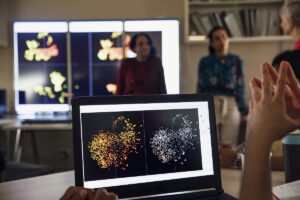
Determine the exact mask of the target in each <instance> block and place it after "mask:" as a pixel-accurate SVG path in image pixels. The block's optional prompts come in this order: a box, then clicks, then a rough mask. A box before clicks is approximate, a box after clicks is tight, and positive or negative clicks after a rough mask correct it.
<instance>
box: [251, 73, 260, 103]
mask: <svg viewBox="0 0 300 200" xmlns="http://www.w3.org/2000/svg"><path fill="white" fill-rule="evenodd" d="M257 80H258V79H255V78H252V79H251V80H250V90H251V95H252V99H253V100H254V101H255V102H259V101H260V100H261V89H260V88H259V86H258V85H257Z"/></svg>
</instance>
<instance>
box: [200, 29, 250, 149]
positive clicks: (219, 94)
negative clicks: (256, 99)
mask: <svg viewBox="0 0 300 200" xmlns="http://www.w3.org/2000/svg"><path fill="white" fill-rule="evenodd" d="M208 38H209V55H208V56H206V57H203V58H202V59H201V60H200V62H199V66H198V85H197V92H198V93H209V94H212V95H214V100H215V112H216V122H217V129H218V136H219V141H220V142H223V143H230V144H231V145H233V146H236V145H237V139H238V133H239V126H240V122H241V119H245V116H246V115H247V113H248V107H247V104H246V102H245V86H244V74H243V64H242V60H241V59H240V58H239V57H238V56H236V55H233V54H231V53H229V52H228V47H229V39H228V34H227V32H226V30H225V29H224V28H223V27H220V26H217V27H214V28H213V29H212V30H211V31H210V33H209V34H208Z"/></svg>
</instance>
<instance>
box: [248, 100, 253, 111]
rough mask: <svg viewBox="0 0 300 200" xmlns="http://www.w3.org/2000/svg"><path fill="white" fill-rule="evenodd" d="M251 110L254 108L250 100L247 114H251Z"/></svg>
mask: <svg viewBox="0 0 300 200" xmlns="http://www.w3.org/2000/svg"><path fill="white" fill-rule="evenodd" d="M253 108H254V101H253V100H250V101H249V112H251V110H253Z"/></svg>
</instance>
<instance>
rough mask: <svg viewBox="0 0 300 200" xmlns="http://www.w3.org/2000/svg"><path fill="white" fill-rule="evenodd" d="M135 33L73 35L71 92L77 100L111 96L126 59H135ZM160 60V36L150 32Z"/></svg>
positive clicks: (79, 33) (84, 33) (76, 33)
mask: <svg viewBox="0 0 300 200" xmlns="http://www.w3.org/2000/svg"><path fill="white" fill-rule="evenodd" d="M133 34H134V33H123V32H92V33H88V32H74V33H71V52H72V91H73V93H74V96H95V95H112V94H114V93H115V92H116V82H117V74H118V70H119V67H120V62H121V60H122V59H124V58H131V57H135V53H134V52H132V51H131V50H130V48H129V42H130V40H131V37H132V35H133ZM149 35H150V37H151V38H152V40H153V43H154V48H155V49H156V53H157V56H158V57H160V58H161V45H162V41H161V32H149Z"/></svg>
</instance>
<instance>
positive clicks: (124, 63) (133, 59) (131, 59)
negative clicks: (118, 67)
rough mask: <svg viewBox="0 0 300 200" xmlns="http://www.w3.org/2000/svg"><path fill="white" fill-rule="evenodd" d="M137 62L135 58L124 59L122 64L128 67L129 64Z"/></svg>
mask: <svg viewBox="0 0 300 200" xmlns="http://www.w3.org/2000/svg"><path fill="white" fill-rule="evenodd" d="M134 62H135V58H124V59H123V60H122V61H121V63H122V65H124V66H127V65H128V64H132V63H134Z"/></svg>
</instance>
